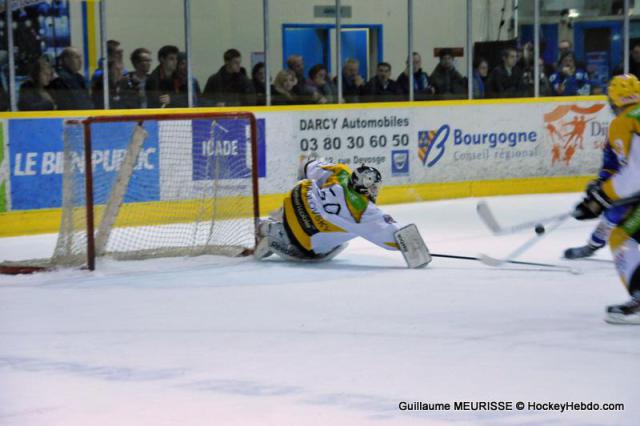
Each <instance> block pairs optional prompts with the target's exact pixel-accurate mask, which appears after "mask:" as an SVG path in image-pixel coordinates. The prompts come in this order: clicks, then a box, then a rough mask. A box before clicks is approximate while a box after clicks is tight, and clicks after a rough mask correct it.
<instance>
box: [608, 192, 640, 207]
mask: <svg viewBox="0 0 640 426" xmlns="http://www.w3.org/2000/svg"><path fill="white" fill-rule="evenodd" d="M638 202H640V194H633V195H630V196H628V197H626V198H620V199H619V200H615V201H614V202H612V203H611V207H620V206H626V205H629V204H633V203H638Z"/></svg>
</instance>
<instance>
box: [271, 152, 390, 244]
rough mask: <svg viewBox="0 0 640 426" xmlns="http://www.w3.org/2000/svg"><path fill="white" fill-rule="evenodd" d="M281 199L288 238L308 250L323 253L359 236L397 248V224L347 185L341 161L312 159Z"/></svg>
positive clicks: (345, 173)
mask: <svg viewBox="0 0 640 426" xmlns="http://www.w3.org/2000/svg"><path fill="white" fill-rule="evenodd" d="M305 176H306V179H304V180H302V181H300V182H299V183H298V184H297V185H296V186H295V187H294V188H293V190H292V191H291V193H290V194H289V195H288V196H287V198H285V200H284V225H285V229H286V230H287V233H288V234H289V238H291V239H292V240H293V242H294V243H297V245H298V246H299V247H300V248H301V249H303V250H305V251H307V252H310V253H316V254H324V253H327V252H329V251H331V250H332V249H333V248H335V247H337V246H339V245H341V244H343V243H345V242H347V241H349V240H351V239H353V238H356V237H358V236H360V237H363V238H365V239H367V240H369V241H371V242H372V243H374V244H376V245H378V246H380V247H383V248H385V249H388V250H398V246H397V244H396V243H395V239H394V233H395V231H396V230H398V229H399V226H398V225H397V224H396V223H395V221H394V220H393V219H392V218H391V216H389V215H386V214H384V213H383V212H382V210H380V209H379V208H378V207H376V205H375V204H374V203H372V202H371V201H369V199H368V198H367V197H366V196H365V195H362V194H360V193H358V192H356V191H354V190H353V189H351V188H350V187H349V178H350V176H351V170H350V169H349V167H347V166H346V165H344V164H330V163H324V162H322V161H312V162H310V163H309V164H307V166H306V167H305Z"/></svg>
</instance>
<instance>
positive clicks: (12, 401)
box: [0, 194, 640, 426]
mask: <svg viewBox="0 0 640 426" xmlns="http://www.w3.org/2000/svg"><path fill="white" fill-rule="evenodd" d="M577 199H578V195H577V194H558V195H539V196H519V197H496V198H492V199H489V203H490V205H491V206H492V208H493V209H495V210H496V212H497V216H498V220H500V221H502V222H503V223H505V224H515V223H518V222H521V221H524V220H529V219H535V218H536V217H543V216H548V215H550V214H555V213H562V212H563V211H566V210H568V209H569V208H570V206H571V205H572V204H573V203H574V202H576V200H577ZM476 202H477V199H466V200H454V201H442V202H431V203H420V204H407V205H398V206H384V208H385V210H387V211H388V212H389V213H391V214H392V215H393V216H394V217H395V218H396V220H397V221H398V222H400V223H409V222H415V223H416V224H417V225H418V227H419V229H420V231H421V233H422V235H423V237H424V238H425V240H426V242H427V244H428V246H429V248H430V249H431V251H432V252H434V253H449V254H456V255H471V256H474V255H477V254H478V253H480V252H484V253H487V254H490V255H493V256H503V255H505V254H507V253H508V252H510V251H511V250H512V249H513V248H514V247H516V246H517V245H518V244H520V243H521V242H523V241H526V240H527V239H528V238H530V237H531V236H533V231H531V232H525V233H521V234H517V235H513V236H505V237H493V236H491V235H490V234H489V232H488V231H487V230H486V229H485V228H484V227H483V226H482V224H481V223H480V222H479V220H478V219H477V217H476V214H475V211H474V207H475V204H476ZM594 226H595V223H594V222H591V223H577V222H575V221H574V222H569V223H567V224H566V225H564V226H562V227H561V228H559V229H558V230H556V231H555V232H553V233H551V234H549V235H548V236H546V237H544V238H543V239H541V240H540V242H539V243H538V244H537V245H536V246H534V248H532V249H531V250H530V251H529V252H528V253H526V254H525V255H523V256H522V259H523V260H535V261H542V262H551V263H561V264H570V262H568V261H562V260H560V256H561V253H562V250H563V249H564V248H566V247H568V246H570V245H576V244H582V243H583V242H584V241H585V240H586V238H587V236H588V234H589V232H590V231H591V229H592V228H593V227H594ZM51 246H52V238H51V236H38V237H29V238H11V239H5V240H0V258H1V259H6V258H9V257H11V258H19V257H20V256H21V255H22V256H24V257H38V256H44V255H46V254H47V251H48V250H49V249H50V248H51ZM39 251H40V252H42V253H39ZM598 257H599V258H601V259H610V254H609V253H608V251H606V250H602V251H601V252H600V253H598ZM571 265H578V266H579V267H580V268H581V269H582V270H583V271H584V273H583V274H582V275H571V274H568V273H566V272H558V271H549V270H535V269H536V268H533V269H534V270H530V271H525V269H527V268H525V267H513V266H510V267H506V268H490V267H487V266H484V265H482V264H480V263H478V262H475V261H464V260H452V259H442V258H435V259H434V260H433V262H432V263H431V265H429V267H428V268H427V269H425V270H407V269H406V268H405V267H404V261H403V260H402V257H401V255H400V254H398V253H392V252H386V251H384V250H381V249H379V248H377V247H375V246H372V245H371V244H369V243H367V242H365V241H354V242H352V243H351V245H350V247H349V248H348V249H347V250H346V251H345V252H344V253H343V254H342V255H341V256H339V258H337V259H335V260H334V261H332V262H330V263H326V264H316V265H308V264H290V263H285V262H283V261H281V260H279V259H277V258H275V257H274V258H269V259H268V260H267V261H265V262H263V263H256V262H254V261H252V260H247V259H220V258H214V257H210V256H209V257H201V258H195V259H162V260H151V261H138V262H115V261H110V262H109V261H104V262H100V263H99V264H98V270H97V271H96V272H94V273H89V272H86V271H69V270H67V271H59V272H53V273H42V274H35V275H32V276H18V277H8V276H2V277H0V425H3V426H15V425H21V426H22V425H47V426H53V425H64V426H69V425H72V426H75V425H78V426H79V425H93V426H96V425H105V426H106V425H109V426H111V425H136V426H140V425H142V426H146V425H153V426H162V425H414V424H429V425H431V424H447V425H467V424H482V425H505V424H509V425H538V424H551V425H564V424H581V425H602V424H608V425H622V424H628V425H638V424H640V390H639V387H638V375H639V374H640V373H639V371H640V366H639V362H640V327H633V326H612V325H608V324H606V323H604V321H603V314H604V307H605V306H606V305H607V304H610V303H618V302H623V301H626V300H627V297H628V296H627V294H626V291H625V290H624V288H623V286H622V285H621V284H620V283H619V280H618V278H617V276H616V274H615V272H614V269H613V265H612V264H611V263H609V262H606V261H601V262H597V261H576V262H574V263H571ZM465 400H469V401H513V402H516V401H525V402H528V401H538V402H549V401H551V402H565V401H576V402H579V401H584V402H597V403H600V404H602V403H605V402H615V403H617V402H621V403H624V404H625V408H624V411H616V412H611V411H608V412H607V411H596V412H594V411H571V412H565V413H559V412H542V411H528V410H524V411H516V410H514V411H483V412H478V411H422V412H420V411H413V412H408V411H400V410H398V403H399V402H400V401H427V402H450V403H452V404H453V402H454V401H465Z"/></svg>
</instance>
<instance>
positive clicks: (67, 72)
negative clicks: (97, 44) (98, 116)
mask: <svg viewBox="0 0 640 426" xmlns="http://www.w3.org/2000/svg"><path fill="white" fill-rule="evenodd" d="M59 59H60V69H59V70H58V77H57V78H55V79H54V80H53V81H52V82H51V84H50V85H49V93H51V95H52V96H53V99H54V103H55V104H56V105H57V106H58V109H61V110H77V109H93V107H94V105H93V101H92V100H91V97H90V96H89V86H88V84H87V81H86V80H85V78H84V76H83V75H82V74H80V70H81V69H82V55H81V54H80V52H79V51H78V49H76V48H75V47H67V48H65V49H64V50H63V51H62V53H61V54H60V58H59Z"/></svg>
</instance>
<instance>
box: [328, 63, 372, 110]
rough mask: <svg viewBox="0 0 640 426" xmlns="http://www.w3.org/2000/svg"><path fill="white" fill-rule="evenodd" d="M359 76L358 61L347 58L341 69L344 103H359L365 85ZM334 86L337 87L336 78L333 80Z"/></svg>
mask: <svg viewBox="0 0 640 426" xmlns="http://www.w3.org/2000/svg"><path fill="white" fill-rule="evenodd" d="M366 83H367V82H366V81H365V80H364V78H362V76H361V75H360V61H358V60H357V59H353V58H348V59H347V60H346V61H345V62H344V65H343V67H342V97H343V98H344V101H345V102H360V96H361V95H362V91H363V90H364V86H365V85H366ZM333 84H334V86H336V87H337V86H338V77H337V76H336V77H334V79H333Z"/></svg>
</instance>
